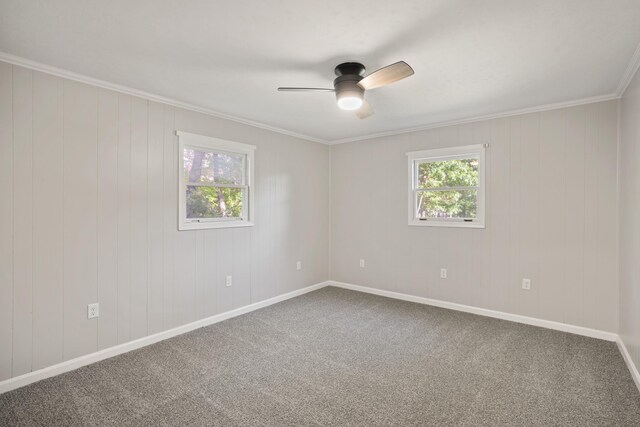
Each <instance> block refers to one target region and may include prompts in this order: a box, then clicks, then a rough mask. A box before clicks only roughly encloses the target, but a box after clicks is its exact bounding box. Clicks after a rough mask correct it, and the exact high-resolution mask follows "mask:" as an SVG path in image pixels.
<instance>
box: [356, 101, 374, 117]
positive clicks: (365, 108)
mask: <svg viewBox="0 0 640 427" xmlns="http://www.w3.org/2000/svg"><path fill="white" fill-rule="evenodd" d="M373 113H375V111H373V108H371V104H369V103H368V102H367V100H366V99H363V100H362V107H360V108H359V109H358V110H356V116H358V118H359V119H366V118H367V117H369V116H372V115H373Z"/></svg>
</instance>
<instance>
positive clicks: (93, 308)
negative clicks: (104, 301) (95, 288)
mask: <svg viewBox="0 0 640 427" xmlns="http://www.w3.org/2000/svg"><path fill="white" fill-rule="evenodd" d="M99 316H100V304H98V303H97V302H96V303H93V304H89V305H87V319H93V318H95V317H99Z"/></svg>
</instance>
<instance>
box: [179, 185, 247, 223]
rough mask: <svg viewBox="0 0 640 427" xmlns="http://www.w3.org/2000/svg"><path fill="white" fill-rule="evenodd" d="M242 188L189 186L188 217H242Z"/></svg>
mask: <svg viewBox="0 0 640 427" xmlns="http://www.w3.org/2000/svg"><path fill="white" fill-rule="evenodd" d="M244 191H245V190H244V189H242V188H220V187H202V186H198V187H196V186H193V185H188V186H187V198H186V200H187V219H196V218H242V205H243V193H244Z"/></svg>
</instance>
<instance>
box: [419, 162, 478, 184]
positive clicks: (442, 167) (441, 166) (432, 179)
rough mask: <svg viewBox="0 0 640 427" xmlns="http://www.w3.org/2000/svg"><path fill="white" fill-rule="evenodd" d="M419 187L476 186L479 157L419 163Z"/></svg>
mask: <svg viewBox="0 0 640 427" xmlns="http://www.w3.org/2000/svg"><path fill="white" fill-rule="evenodd" d="M417 184H418V185H417V188H438V187H476V186H478V159H476V158H469V159H456V160H444V161H435V162H422V163H418V183H417Z"/></svg>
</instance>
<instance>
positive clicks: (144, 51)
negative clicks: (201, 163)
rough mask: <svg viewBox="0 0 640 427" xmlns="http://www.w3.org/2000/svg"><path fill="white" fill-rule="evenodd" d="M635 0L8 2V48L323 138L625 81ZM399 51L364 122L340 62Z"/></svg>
mask: <svg viewBox="0 0 640 427" xmlns="http://www.w3.org/2000/svg"><path fill="white" fill-rule="evenodd" d="M638 22H640V1H638V0H536V1H531V0H484V1H477V0H469V1H462V0H440V1H436V0H432V1H426V0H411V1H410V0H403V1H395V2H394V1H388V0H387V1H375V0H368V1H300V0H272V1H265V0H249V1H237V0H236V1H231V0H229V1H210V0H209V1H205V0H202V1H178V0H175V1H169V0H145V1H142V0H137V1H132V0H109V1H104V0H47V1H25V0H12V1H10V0H0V51H2V52H5V53H8V54H11V55H16V56H19V57H22V58H26V59H28V60H32V61H37V62H40V63H43V64H47V65H50V66H54V67H58V68H61V69H65V70H69V71H72V72H75V73H79V74H83V75H87V76H90V77H93V78H97V79H101V80H105V81H108V82H111V83H115V84H119V85H123V86H128V87H131V88H135V89H138V90H141V91H145V92H149V93H153V94H157V95H159V96H163V97H166V98H172V99H175V100H178V101H182V102H185V103H189V104H193V105H195V106H198V107H201V108H205V109H209V110H213V111H217V112H220V113H224V114H227V115H231V116H235V117H238V118H242V119H247V120H251V121H255V122H258V123H262V124H265V125H268V126H272V127H276V128H280V129H285V130H288V131H291V132H296V133H299V134H303V135H306V136H309V137H311V138H314V139H320V140H324V141H335V140H342V139H347V138H357V137H361V136H364V135H372V134H379V133H385V132H392V131H400V130H404V129H409V128H415V127H420V126H428V125H430V124H434V123H441V122H446V121H453V120H461V119H465V118H468V117H476V116H482V115H490V114H494V113H500V112H504V111H511V110H518V109H526V108H530V107H535V106H540V105H546V104H554V103H562V102H569V101H574V100H580V99H584V98H591V97H598V96H605V95H609V94H613V93H615V92H616V89H617V86H618V84H619V82H620V79H621V77H622V76H623V75H624V73H625V70H626V69H627V67H628V64H629V62H630V60H631V58H632V55H633V53H634V51H635V49H636V47H637V45H638V42H640V25H638ZM398 60H405V61H407V62H408V63H409V64H411V65H412V66H413V68H414V69H415V72H416V74H415V75H414V76H412V77H410V78H408V79H406V80H404V81H401V82H398V83H396V84H394V85H392V86H388V87H386V88H382V89H376V90H374V91H370V92H368V93H367V95H366V96H367V98H368V100H369V102H370V103H371V104H372V105H373V108H374V109H375V110H376V114H375V115H374V116H372V117H371V118H368V119H366V120H359V119H358V118H356V117H355V116H354V114H353V113H350V112H346V111H342V110H339V109H338V107H337V105H336V103H335V98H334V96H333V94H331V93H281V92H277V91H276V87H278V86H298V85H300V86H324V87H331V82H332V80H333V78H334V77H335V76H334V74H333V68H334V67H335V65H336V64H338V63H340V62H344V61H359V62H362V63H363V64H365V66H366V67H367V68H368V70H370V71H373V70H375V69H377V68H379V67H382V66H384V65H387V64H389V63H392V62H395V61H398Z"/></svg>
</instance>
